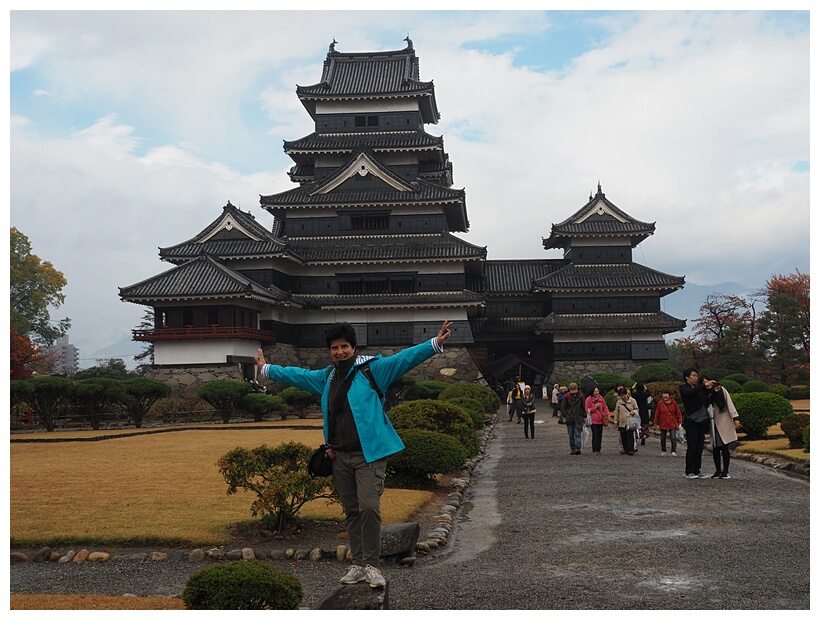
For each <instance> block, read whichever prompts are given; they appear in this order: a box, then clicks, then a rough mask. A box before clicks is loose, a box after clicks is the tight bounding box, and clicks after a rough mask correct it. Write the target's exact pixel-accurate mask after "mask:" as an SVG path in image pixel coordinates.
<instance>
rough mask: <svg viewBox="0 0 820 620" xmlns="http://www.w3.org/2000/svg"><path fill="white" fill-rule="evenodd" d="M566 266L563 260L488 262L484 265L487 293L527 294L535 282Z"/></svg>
mask: <svg viewBox="0 0 820 620" xmlns="http://www.w3.org/2000/svg"><path fill="white" fill-rule="evenodd" d="M564 265H566V261H565V260H563V259H536V260H488V261H487V262H486V263H484V274H485V276H486V282H487V292H488V293H490V294H528V293H531V292H532V285H533V282H534V281H535V280H538V279H541V278H543V277H544V276H546V275H548V274H550V273H552V272H554V271H555V270H557V269H560V268H561V267H562V266H564Z"/></svg>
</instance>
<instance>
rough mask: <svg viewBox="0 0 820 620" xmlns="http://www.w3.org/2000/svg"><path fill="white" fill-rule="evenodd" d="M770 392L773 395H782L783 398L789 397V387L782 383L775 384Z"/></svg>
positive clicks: (770, 388) (771, 386)
mask: <svg viewBox="0 0 820 620" xmlns="http://www.w3.org/2000/svg"><path fill="white" fill-rule="evenodd" d="M769 391H770V392H771V393H772V394H780V395H781V396H782V397H783V398H788V397H789V391H790V390H789V386H787V385H783V384H782V383H775V384H774V385H770V386H769Z"/></svg>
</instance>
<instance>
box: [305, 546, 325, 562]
mask: <svg viewBox="0 0 820 620" xmlns="http://www.w3.org/2000/svg"><path fill="white" fill-rule="evenodd" d="M308 559H309V560H310V561H311V562H318V561H319V560H321V559H322V550H321V549H319V547H316V548H315V549H311V550H310V554H309V555H308Z"/></svg>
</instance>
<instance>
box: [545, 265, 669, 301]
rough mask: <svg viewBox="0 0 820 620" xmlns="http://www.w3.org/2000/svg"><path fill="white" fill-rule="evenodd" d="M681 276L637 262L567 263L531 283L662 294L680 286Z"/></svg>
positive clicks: (557, 287)
mask: <svg viewBox="0 0 820 620" xmlns="http://www.w3.org/2000/svg"><path fill="white" fill-rule="evenodd" d="M683 284H684V278H683V277H679V276H671V275H669V274H667V273H663V272H661V271H656V270H654V269H650V268H649V267H645V266H643V265H639V264H638V263H626V264H623V265H578V264H574V263H573V264H569V265H566V266H564V267H561V268H560V269H557V270H556V271H554V272H552V273H550V274H549V275H547V276H544V277H543V278H539V279H538V280H536V281H535V283H534V289H535V290H536V291H546V292H551V293H558V292H572V293H590V292H592V293H603V292H619V291H624V290H630V291H640V290H656V291H661V292H663V293H664V294H667V293H671V292H672V291H676V290H678V289H679V288H682V287H683Z"/></svg>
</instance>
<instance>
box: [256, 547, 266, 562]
mask: <svg viewBox="0 0 820 620" xmlns="http://www.w3.org/2000/svg"><path fill="white" fill-rule="evenodd" d="M253 555H254V556H255V557H256V559H257V560H265V559H267V557H268V552H267V551H266V550H265V549H254V550H253Z"/></svg>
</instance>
